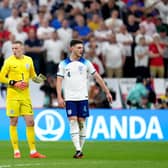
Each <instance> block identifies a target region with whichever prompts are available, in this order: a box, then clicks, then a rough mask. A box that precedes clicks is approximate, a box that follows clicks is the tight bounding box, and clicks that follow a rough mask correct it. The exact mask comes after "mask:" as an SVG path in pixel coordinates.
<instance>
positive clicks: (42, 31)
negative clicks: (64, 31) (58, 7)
mask: <svg viewBox="0 0 168 168" xmlns="http://www.w3.org/2000/svg"><path fill="white" fill-rule="evenodd" d="M53 32H54V28H53V27H50V26H49V21H48V20H47V19H43V20H42V22H41V25H40V26H39V27H38V28H37V38H38V39H40V40H48V39H50V38H51V37H52V33H53Z"/></svg>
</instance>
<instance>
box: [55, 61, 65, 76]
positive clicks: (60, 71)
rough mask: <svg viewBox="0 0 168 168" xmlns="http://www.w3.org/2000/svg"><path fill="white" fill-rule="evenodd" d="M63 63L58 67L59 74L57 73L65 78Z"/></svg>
mask: <svg viewBox="0 0 168 168" xmlns="http://www.w3.org/2000/svg"><path fill="white" fill-rule="evenodd" d="M63 65H64V64H63V62H61V63H60V64H59V65H58V72H57V76H60V77H64V72H65V71H64V66H63Z"/></svg>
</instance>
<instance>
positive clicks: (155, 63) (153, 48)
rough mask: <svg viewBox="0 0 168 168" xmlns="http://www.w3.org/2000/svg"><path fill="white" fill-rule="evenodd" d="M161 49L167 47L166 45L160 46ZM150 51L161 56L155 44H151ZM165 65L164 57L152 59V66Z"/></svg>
mask: <svg viewBox="0 0 168 168" xmlns="http://www.w3.org/2000/svg"><path fill="white" fill-rule="evenodd" d="M159 45H160V47H161V48H164V47H165V45H164V44H161V43H160V44H159ZM149 51H150V52H152V53H154V54H159V50H158V48H157V46H156V44H155V43H151V44H150V45H149ZM163 65H164V61H163V56H162V55H159V56H158V57H156V58H150V66H163Z"/></svg>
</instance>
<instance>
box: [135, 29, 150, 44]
mask: <svg viewBox="0 0 168 168" xmlns="http://www.w3.org/2000/svg"><path fill="white" fill-rule="evenodd" d="M141 37H144V38H145V42H146V45H149V44H150V43H152V42H153V38H152V36H149V35H148V34H147V33H146V29H145V27H144V26H140V28H139V30H138V32H137V34H136V36H135V42H136V44H138V43H139V39H140V38H141Z"/></svg>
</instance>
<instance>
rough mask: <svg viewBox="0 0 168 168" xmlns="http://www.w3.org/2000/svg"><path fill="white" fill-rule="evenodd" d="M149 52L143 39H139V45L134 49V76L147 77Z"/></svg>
mask: <svg viewBox="0 0 168 168" xmlns="http://www.w3.org/2000/svg"><path fill="white" fill-rule="evenodd" d="M148 62H149V52H148V46H147V45H146V42H145V37H143V36H142V37H141V38H140V39H139V44H138V45H137V46H136V47H135V70H136V76H143V77H149V68H148Z"/></svg>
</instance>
